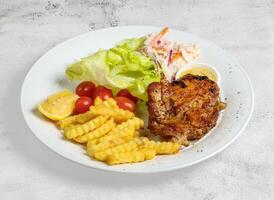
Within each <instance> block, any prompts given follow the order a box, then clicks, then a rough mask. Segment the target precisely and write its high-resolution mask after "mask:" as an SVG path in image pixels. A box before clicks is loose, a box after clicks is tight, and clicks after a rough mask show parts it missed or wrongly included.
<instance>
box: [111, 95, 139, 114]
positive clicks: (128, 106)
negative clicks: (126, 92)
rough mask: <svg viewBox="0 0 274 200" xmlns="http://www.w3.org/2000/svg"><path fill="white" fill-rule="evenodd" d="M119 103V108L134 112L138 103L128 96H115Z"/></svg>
mask: <svg viewBox="0 0 274 200" xmlns="http://www.w3.org/2000/svg"><path fill="white" fill-rule="evenodd" d="M115 100H116V102H117V105H118V106H119V108H122V109H124V110H128V111H130V112H134V110H135V108H136V104H135V103H134V102H133V101H131V100H130V99H129V98H126V97H116V98H115Z"/></svg>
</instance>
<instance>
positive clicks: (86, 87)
mask: <svg viewBox="0 0 274 200" xmlns="http://www.w3.org/2000/svg"><path fill="white" fill-rule="evenodd" d="M95 88H96V86H95V84H94V83H92V82H91V81H83V82H82V83H80V84H79V85H78V86H77V87H76V94H77V95H78V96H80V97H92V95H93V93H94V91H95Z"/></svg>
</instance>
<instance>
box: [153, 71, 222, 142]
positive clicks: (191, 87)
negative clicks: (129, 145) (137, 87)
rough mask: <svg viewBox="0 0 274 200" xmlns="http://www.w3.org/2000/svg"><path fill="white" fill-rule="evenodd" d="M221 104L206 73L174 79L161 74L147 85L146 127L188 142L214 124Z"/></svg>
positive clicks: (173, 138)
mask: <svg viewBox="0 0 274 200" xmlns="http://www.w3.org/2000/svg"><path fill="white" fill-rule="evenodd" d="M224 105H225V104H224V103H222V102H220V97H219V87H218V85H217V83H215V82H214V81H211V80H210V79H208V78H207V77H206V76H195V75H191V74H187V75H185V76H184V77H182V79H181V80H178V81H175V82H173V83H169V82H168V81H167V80H166V79H165V78H163V79H162V80H161V82H160V83H156V82H154V83H151V84H150V85H149V87H148V111H149V125H148V126H149V127H148V128H149V129H150V131H151V132H152V133H153V134H156V135H161V136H163V137H165V138H167V139H171V140H175V141H179V142H181V144H183V145H186V146H187V145H188V141H189V140H195V139H199V138H201V137H203V136H204V135H205V134H206V133H207V132H208V131H209V130H210V129H212V128H213V127H214V126H215V125H216V121H217V119H218V115H219V111H220V110H221V109H223V108H224Z"/></svg>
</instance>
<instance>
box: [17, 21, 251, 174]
mask: <svg viewBox="0 0 274 200" xmlns="http://www.w3.org/2000/svg"><path fill="white" fill-rule="evenodd" d="M160 30H161V27H152V26H123V27H116V28H107V29H101V30H96V31H93V32H88V33H86V34H83V35H80V36H77V37H75V38H72V39H70V40H67V41H65V42H63V43H61V44H60V45H58V46H56V47H54V48H53V49H51V50H50V51H48V52H47V53H46V54H44V55H43V56H42V57H41V58H40V59H39V60H38V61H37V62H36V63H35V64H34V65H33V66H32V68H31V70H30V71H29V73H28V74H27V76H26V78H25V81H24V83H23V86H22V91H21V107H22V112H23V115H24V117H25V120H26V122H27V124H28V126H29V127H30V129H31V130H32V132H33V134H34V135H35V136H36V137H37V138H38V139H39V140H40V141H41V142H43V143H44V144H45V145H47V146H48V147H49V148H50V149H52V150H53V151H55V152H56V153H58V154H60V155H62V156H63V157H65V158H67V159H70V160H73V161H75V162H78V163H80V164H83V165H86V166H88V167H92V168H97V169H102V170H108V171H118V172H127V173H153V172H161V171H168V170H174V169H179V168H183V167H187V166H190V165H193V164H196V163H198V162H201V161H203V160H205V159H207V158H209V157H211V156H213V155H215V154H217V153H218V152H220V151H221V150H223V149H224V148H226V147H227V146H228V145H229V144H231V143H232V142H233V141H234V140H235V139H236V138H237V137H238V136H239V134H240V133H241V132H242V131H243V129H244V128H245V127H246V125H247V123H248V121H249V119H250V117H251V113H252V110H253V101H254V100H253V90H252V87H251V83H250V81H249V78H248V76H247V74H246V72H245V71H244V70H243V69H242V67H241V66H240V64H239V63H238V62H237V61H236V60H234V59H233V58H232V57H230V56H229V55H228V54H227V53H225V52H224V51H223V50H222V49H220V48H219V47H217V46H215V45H213V44H212V43H210V42H208V41H205V40H203V39H201V38H199V37H196V36H193V35H191V34H189V33H185V32H182V31H177V30H171V31H170V34H169V38H170V39H172V40H174V41H178V42H193V43H197V44H198V45H199V46H200V47H201V57H200V59H199V62H202V63H209V64H210V65H211V66H213V67H214V68H215V69H216V70H217V71H218V73H219V74H220V76H221V83H220V88H221V96H222V100H223V101H225V102H227V108H226V110H225V111H224V112H223V113H222V114H221V117H220V119H219V120H218V124H217V126H216V127H215V128H214V129H213V130H212V131H211V132H210V133H208V134H207V135H206V136H205V137H204V138H202V139H201V140H199V141H198V142H196V143H194V145H192V146H190V147H189V148H186V149H184V150H182V151H181V152H180V153H179V154H176V155H169V156H159V157H157V158H156V159H153V160H150V161H146V162H142V163H136V164H126V165H117V166H108V165H106V164H104V163H101V162H98V161H95V160H92V159H90V158H89V157H88V156H87V155H86V154H85V150H84V149H83V148H82V147H81V146H80V145H76V144H73V143H71V142H68V141H66V140H65V139H63V137H62V134H61V133H60V132H59V130H58V129H57V128H56V126H55V125H54V124H53V123H51V122H49V121H47V120H46V119H44V118H42V117H41V116H40V115H38V113H37V111H36V106H37V104H38V103H39V102H40V101H42V100H44V99H45V98H46V97H47V96H48V95H50V94H52V93H54V92H57V91H60V90H62V89H63V88H65V87H70V88H71V89H74V86H73V85H72V84H69V83H68V82H67V81H66V77H65V69H66V67H67V66H68V65H69V64H70V63H73V62H75V61H76V60H78V59H80V58H81V57H85V56H88V55H90V54H92V53H94V52H96V51H97V50H98V49H99V48H110V47H112V46H113V45H114V44H115V43H117V42H119V41H121V40H123V39H125V38H131V37H140V36H144V35H146V34H149V33H152V32H158V31H160Z"/></svg>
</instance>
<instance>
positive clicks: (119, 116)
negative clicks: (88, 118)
mask: <svg viewBox="0 0 274 200" xmlns="http://www.w3.org/2000/svg"><path fill="white" fill-rule="evenodd" d="M90 112H91V113H92V114H93V115H109V116H111V117H113V118H114V120H115V122H117V123H120V122H124V121H127V120H128V119H131V118H133V117H134V113H132V112H130V111H128V110H123V109H120V108H114V109H112V108H107V107H94V108H92V109H90Z"/></svg>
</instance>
